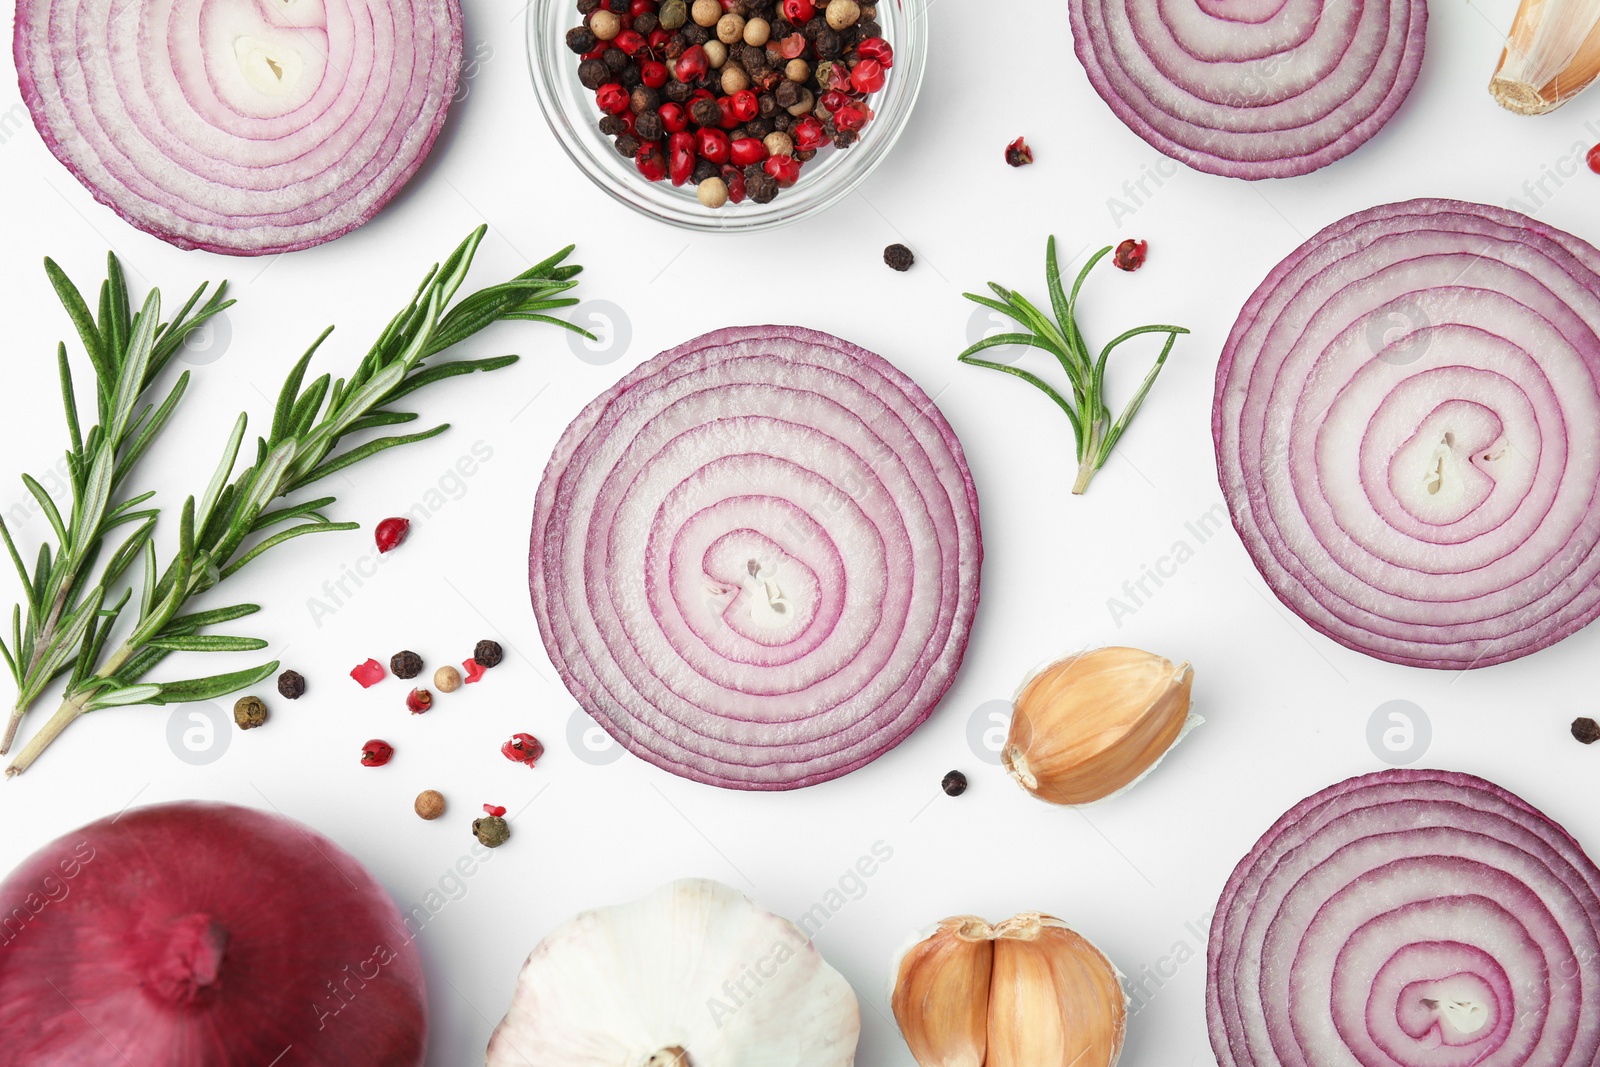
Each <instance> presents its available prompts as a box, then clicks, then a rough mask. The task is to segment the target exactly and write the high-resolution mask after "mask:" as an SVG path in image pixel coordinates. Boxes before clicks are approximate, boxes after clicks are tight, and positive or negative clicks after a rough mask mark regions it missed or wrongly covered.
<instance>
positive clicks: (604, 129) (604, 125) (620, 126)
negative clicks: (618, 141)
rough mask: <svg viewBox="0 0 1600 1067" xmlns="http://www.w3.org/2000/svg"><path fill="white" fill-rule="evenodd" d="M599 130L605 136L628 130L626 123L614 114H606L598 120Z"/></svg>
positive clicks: (612, 135)
mask: <svg viewBox="0 0 1600 1067" xmlns="http://www.w3.org/2000/svg"><path fill="white" fill-rule="evenodd" d="M600 132H601V133H603V134H605V135H606V136H607V137H616V136H619V135H620V134H624V133H627V132H628V123H627V121H626V120H625V119H622V118H620V117H619V116H616V115H607V116H606V117H605V118H603V119H601V120H600Z"/></svg>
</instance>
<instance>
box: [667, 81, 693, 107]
mask: <svg viewBox="0 0 1600 1067" xmlns="http://www.w3.org/2000/svg"><path fill="white" fill-rule="evenodd" d="M666 93H667V99H668V100H671V101H672V102H673V103H674V104H681V103H683V102H684V101H685V100H687V99H689V98H690V97H691V96H693V95H694V86H692V85H690V84H689V83H688V82H680V81H670V82H668V83H667V88H666Z"/></svg>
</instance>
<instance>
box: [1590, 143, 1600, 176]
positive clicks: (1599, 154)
mask: <svg viewBox="0 0 1600 1067" xmlns="http://www.w3.org/2000/svg"><path fill="white" fill-rule="evenodd" d="M1589 169H1590V170H1592V171H1594V172H1595V173H1596V174H1600V144H1597V145H1595V146H1594V147H1593V148H1591V149H1589Z"/></svg>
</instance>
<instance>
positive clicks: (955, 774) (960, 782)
mask: <svg viewBox="0 0 1600 1067" xmlns="http://www.w3.org/2000/svg"><path fill="white" fill-rule="evenodd" d="M889 247H890V248H904V247H905V245H890V246H889ZM939 788H940V789H943V790H944V791H945V792H946V793H947V794H949V795H950V796H953V797H958V796H960V795H961V794H962V793H965V792H966V791H967V776H966V775H964V774H962V773H961V772H960V771H951V772H950V773H949V774H947V775H945V776H944V781H943V782H940V783H939Z"/></svg>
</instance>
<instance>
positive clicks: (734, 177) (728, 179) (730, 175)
mask: <svg viewBox="0 0 1600 1067" xmlns="http://www.w3.org/2000/svg"><path fill="white" fill-rule="evenodd" d="M722 181H723V184H725V185H727V187H728V199H729V200H731V201H733V202H734V203H735V204H742V203H744V194H745V185H744V171H742V170H740V169H739V168H738V167H736V166H734V165H733V164H732V163H727V164H724V165H723V168H722Z"/></svg>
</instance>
